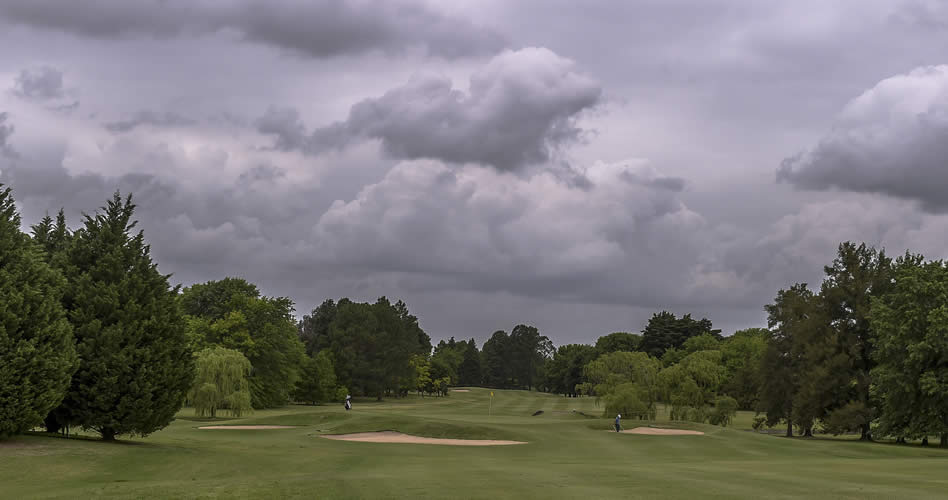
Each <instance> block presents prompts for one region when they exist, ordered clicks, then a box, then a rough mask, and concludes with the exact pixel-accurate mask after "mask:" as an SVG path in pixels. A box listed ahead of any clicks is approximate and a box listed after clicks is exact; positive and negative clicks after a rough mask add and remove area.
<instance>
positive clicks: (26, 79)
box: [13, 66, 63, 100]
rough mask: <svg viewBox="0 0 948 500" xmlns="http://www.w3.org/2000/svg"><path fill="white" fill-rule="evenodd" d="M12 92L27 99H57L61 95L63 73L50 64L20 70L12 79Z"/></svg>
mask: <svg viewBox="0 0 948 500" xmlns="http://www.w3.org/2000/svg"><path fill="white" fill-rule="evenodd" d="M13 93H14V94H16V95H17V96H20V97H24V98H28V99H38V100H48V99H59V98H60V97H62V96H63V73H62V71H59V70H58V69H56V68H53V67H50V66H40V67H38V68H34V69H24V70H21V71H20V74H19V75H18V76H17V77H16V79H15V80H14V83H13Z"/></svg>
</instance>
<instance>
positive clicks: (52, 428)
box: [43, 413, 63, 433]
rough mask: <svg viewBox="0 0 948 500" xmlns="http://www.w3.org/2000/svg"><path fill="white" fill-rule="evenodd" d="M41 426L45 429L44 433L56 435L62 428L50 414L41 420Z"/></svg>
mask: <svg viewBox="0 0 948 500" xmlns="http://www.w3.org/2000/svg"><path fill="white" fill-rule="evenodd" d="M43 425H44V426H45V427H46V432H51V433H57V432H59V430H60V429H62V428H63V426H62V425H60V424H59V420H57V419H56V416H55V415H53V414H52V413H50V414H49V415H46V418H45V419H43Z"/></svg>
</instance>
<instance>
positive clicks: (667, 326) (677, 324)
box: [638, 311, 721, 358]
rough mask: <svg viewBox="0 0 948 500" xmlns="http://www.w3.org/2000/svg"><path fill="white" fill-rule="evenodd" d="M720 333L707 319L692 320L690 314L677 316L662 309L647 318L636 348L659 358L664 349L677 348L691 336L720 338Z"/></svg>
mask: <svg viewBox="0 0 948 500" xmlns="http://www.w3.org/2000/svg"><path fill="white" fill-rule="evenodd" d="M720 333H721V330H715V329H713V328H712V326H711V321H710V320H708V319H705V318H702V319H700V320H694V319H692V318H691V315H690V314H686V315H684V316H682V317H681V318H677V317H675V315H674V314H672V313H670V312H668V311H662V312H660V313H657V314H655V315H653V316H652V318H651V319H649V321H648V324H647V325H646V326H645V329H644V330H643V331H642V341H641V343H640V345H639V349H638V350H641V351H643V352H645V353H648V354H649V355H650V356H654V357H656V358H661V357H662V356H663V355H664V354H665V351H666V350H668V349H671V348H675V349H678V348H680V347H682V346H683V345H684V343H685V342H686V341H687V340H688V339H690V338H692V337H698V336H700V335H703V334H708V335H711V336H713V337H715V338H717V339H720V338H721V335H720Z"/></svg>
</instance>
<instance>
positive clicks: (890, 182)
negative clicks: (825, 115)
mask: <svg viewBox="0 0 948 500" xmlns="http://www.w3.org/2000/svg"><path fill="white" fill-rule="evenodd" d="M945 158H948V66H934V67H924V68H918V69H916V70H914V71H912V72H910V73H908V74H906V75H899V76H895V77H892V78H888V79H886V80H883V81H882V82H880V83H879V84H878V85H876V86H875V87H873V88H872V89H870V90H868V91H866V92H865V93H863V94H862V95H860V96H859V97H857V98H856V99H853V100H852V101H851V102H850V103H849V104H848V105H847V106H846V108H845V109H844V110H843V112H842V113H841V114H840V117H839V119H838V120H837V123H836V125H835V127H834V128H833V130H832V132H830V133H829V134H828V135H827V136H825V137H824V138H823V139H822V140H821V141H820V142H819V144H817V145H816V147H814V148H813V149H812V150H809V151H805V152H803V153H800V154H798V155H796V156H793V157H791V158H787V159H785V160H784V161H783V162H782V164H781V166H780V168H779V169H778V171H777V180H778V182H787V183H789V184H791V185H793V186H795V187H797V188H800V189H810V190H827V189H840V190H845V191H853V192H859V193H878V194H885V195H888V196H892V197H896V198H901V199H906V200H913V201H917V202H919V203H920V204H921V206H922V207H923V208H924V209H925V210H928V211H932V212H948V197H946V196H945V193H946V192H948V168H946V166H945Z"/></svg>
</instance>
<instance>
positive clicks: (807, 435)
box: [803, 427, 813, 438]
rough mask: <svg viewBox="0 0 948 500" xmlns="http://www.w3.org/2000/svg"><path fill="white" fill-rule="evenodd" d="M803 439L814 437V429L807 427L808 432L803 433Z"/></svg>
mask: <svg viewBox="0 0 948 500" xmlns="http://www.w3.org/2000/svg"><path fill="white" fill-rule="evenodd" d="M803 437H808V438H811V437H813V428H812V427H807V428H806V430H805V431H803Z"/></svg>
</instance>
